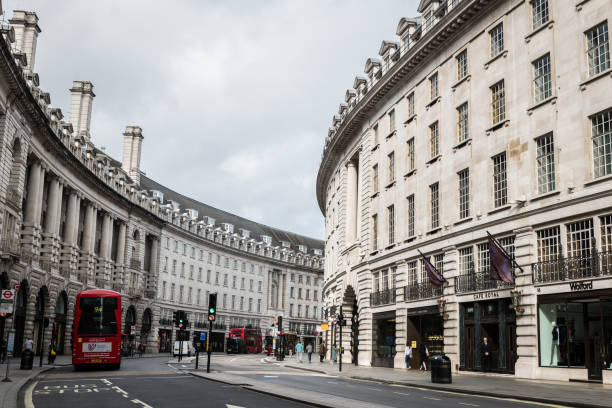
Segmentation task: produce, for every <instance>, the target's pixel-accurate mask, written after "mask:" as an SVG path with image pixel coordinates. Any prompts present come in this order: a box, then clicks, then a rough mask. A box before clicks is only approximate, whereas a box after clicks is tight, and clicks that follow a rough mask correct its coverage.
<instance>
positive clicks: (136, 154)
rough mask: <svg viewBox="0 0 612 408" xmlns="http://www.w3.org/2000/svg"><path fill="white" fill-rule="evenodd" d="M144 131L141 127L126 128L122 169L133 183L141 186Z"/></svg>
mask: <svg viewBox="0 0 612 408" xmlns="http://www.w3.org/2000/svg"><path fill="white" fill-rule="evenodd" d="M142 139H143V136H142V129H141V128H140V126H126V127H125V132H124V133H123V162H122V163H121V168H122V169H123V171H125V172H126V173H127V174H128V175H129V176H130V178H131V179H132V181H133V182H134V183H136V184H138V185H140V152H141V149H142Z"/></svg>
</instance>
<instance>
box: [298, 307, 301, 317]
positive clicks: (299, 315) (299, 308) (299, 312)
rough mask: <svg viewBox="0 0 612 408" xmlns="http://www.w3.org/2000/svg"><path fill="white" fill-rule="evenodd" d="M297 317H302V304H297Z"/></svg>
mask: <svg viewBox="0 0 612 408" xmlns="http://www.w3.org/2000/svg"><path fill="white" fill-rule="evenodd" d="M298 317H302V305H298Z"/></svg>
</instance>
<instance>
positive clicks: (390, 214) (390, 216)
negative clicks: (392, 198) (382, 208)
mask: <svg viewBox="0 0 612 408" xmlns="http://www.w3.org/2000/svg"><path fill="white" fill-rule="evenodd" d="M387 231H388V232H389V245H391V244H393V243H394V242H395V207H394V206H392V205H390V206H389V207H387Z"/></svg>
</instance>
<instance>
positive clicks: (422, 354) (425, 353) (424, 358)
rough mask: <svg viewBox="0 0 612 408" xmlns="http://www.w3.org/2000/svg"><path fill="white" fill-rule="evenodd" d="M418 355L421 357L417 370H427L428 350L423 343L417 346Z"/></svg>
mask: <svg viewBox="0 0 612 408" xmlns="http://www.w3.org/2000/svg"><path fill="white" fill-rule="evenodd" d="M419 357H420V358H421V365H420V366H419V370H423V371H427V358H428V357H429V350H427V346H426V345H425V343H421V345H420V346H419Z"/></svg>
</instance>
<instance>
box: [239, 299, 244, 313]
mask: <svg viewBox="0 0 612 408" xmlns="http://www.w3.org/2000/svg"><path fill="white" fill-rule="evenodd" d="M243 310H244V296H240V311H243Z"/></svg>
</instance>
